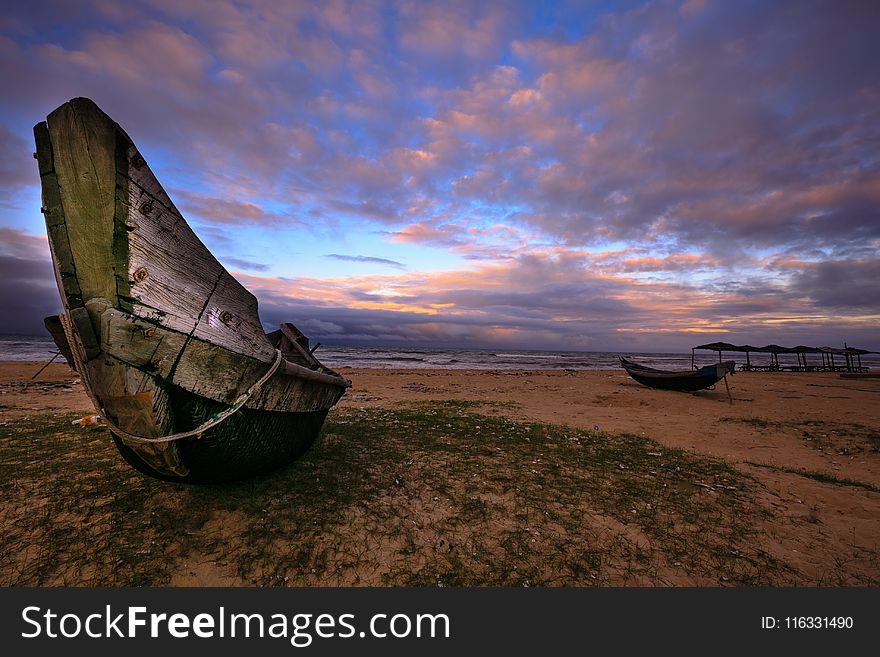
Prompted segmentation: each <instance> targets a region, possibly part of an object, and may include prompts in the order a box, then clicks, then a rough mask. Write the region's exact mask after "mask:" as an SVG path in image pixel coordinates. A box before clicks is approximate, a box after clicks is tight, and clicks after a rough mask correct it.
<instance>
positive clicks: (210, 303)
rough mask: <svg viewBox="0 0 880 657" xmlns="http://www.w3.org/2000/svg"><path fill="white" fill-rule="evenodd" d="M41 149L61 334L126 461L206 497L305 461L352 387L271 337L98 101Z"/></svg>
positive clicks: (281, 335)
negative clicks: (212, 487)
mask: <svg viewBox="0 0 880 657" xmlns="http://www.w3.org/2000/svg"><path fill="white" fill-rule="evenodd" d="M34 136H35V140H36V146H37V151H36V158H37V161H38V165H39V170H40V177H41V180H42V192H43V208H42V211H43V213H44V214H45V219H46V229H47V233H48V237H49V245H50V248H51V252H52V260H53V263H54V265H55V277H56V281H57V283H58V289H59V292H60V293H61V299H62V302H63V307H64V311H63V313H62V314H61V315H60V323H61V326H62V328H63V331H62V332H59V331H57V330H55V331H53V332H54V333H55V334H56V338H57V340H56V341H57V342H59V343H63V344H59V347H60V348H61V349H62V351H65V352H66V353H67V354H70V355H71V357H72V359H73V361H74V364H75V366H76V370H77V371H78V373H79V375H80V377H81V379H82V382H83V384H84V386H85V388H86V390H87V391H88V393H89V396H90V397H91V399H92V401H93V403H94V405H95V408H96V409H97V410H98V412H99V413H100V414H101V415H102V416H103V417H104V418H105V421H106V422H107V425H108V427H109V428H110V431H111V433H112V435H113V438H114V440H115V442H116V446H117V447H118V448H119V451H120V452H121V454H122V456H123V457H124V458H125V460H126V461H128V462H129V463H130V464H131V465H132V466H134V467H135V468H137V469H138V470H140V471H141V472H143V473H146V474H149V475H151V476H154V477H157V478H159V479H165V480H171V481H184V482H199V483H204V482H219V481H228V480H234V479H239V478H243V477H248V476H251V475H255V474H258V473H262V472H266V471H268V470H271V469H274V468H276V467H279V466H282V465H285V464H287V463H289V462H291V461H292V460H294V459H296V458H298V457H299V456H300V455H301V454H302V453H303V452H304V451H305V450H306V449H307V448H308V447H309V445H310V444H311V443H312V442H313V440H314V439H315V437H316V436H317V435H318V433H319V432H320V430H321V426H322V425H323V423H324V418H325V417H326V415H327V412H328V410H329V409H330V408H331V407H332V406H333V405H334V404H335V403H336V402H337V401H338V400H339V398H340V397H341V396H342V394H343V393H344V392H345V389H346V388H347V387H348V386H350V385H351V383H350V382H349V381H348V380H347V379H345V378H343V377H342V376H340V375H339V374H337V373H336V372H333V371H332V370H330V369H328V368H326V367H324V366H323V365H321V363H320V362H319V361H318V359H317V358H315V356H314V355H313V354H312V351H313V349H310V348H309V344H308V339H307V338H306V337H305V336H303V334H302V333H300V332H299V331H298V330H297V329H296V328H295V327H294V326H293V325H292V324H284V325H282V326H281V328H280V330H278V331H275V332H273V333H270V334H268V335H267V334H266V333H265V332H264V331H263V329H262V326H261V324H260V321H259V317H258V315H257V300H256V298H255V297H254V296H253V295H252V294H251V293H250V292H248V291H247V290H246V289H245V288H244V287H242V285H241V284H240V283H239V282H238V281H236V280H235V279H234V278H233V277H232V276H231V275H230V274H229V273H228V272H227V271H226V270H225V269H224V268H223V266H222V265H221V264H220V263H219V262H217V260H216V259H215V258H214V257H213V256H212V255H211V253H210V252H209V251H208V249H207V248H206V247H205V246H204V245H203V244H202V243H201V242H200V241H199V239H198V238H197V237H196V235H195V234H194V233H193V231H192V230H191V229H190V228H189V226H188V225H187V224H186V222H185V221H184V219H183V217H182V216H181V214H180V212H178V210H177V208H176V207H175V206H174V204H173V203H172V202H171V199H170V198H169V197H168V195H167V194H166V193H165V190H163V189H162V186H161V185H160V184H159V182H158V181H157V180H156V177H155V176H154V175H153V172H152V171H151V170H150V167H149V166H148V165H147V163H146V162H145V161H144V158H143V157H142V156H141V155H140V153H139V152H138V150H137V148H136V147H135V145H134V144H133V143H132V141H131V139H129V137H128V135H126V134H125V132H124V131H123V130H122V129H121V128H120V127H119V126H118V125H117V124H116V123H115V122H113V120H111V119H110V118H109V117H108V116H107V115H106V114H104V113H103V112H102V111H101V110H100V109H99V108H98V107H97V105H95V103H93V102H92V101H91V100H88V99H86V98H76V99H74V100H71V101H70V102H68V103H65V104H64V105H62V106H61V107H59V108H58V109H56V110H55V111H54V112H52V113H51V114H50V115H49V116H48V120H47V121H46V122H42V123H38V124H37V125H36V126H35V127H34ZM47 325H52V326H55V325H57V323H55V322H50V323H49V324H47Z"/></svg>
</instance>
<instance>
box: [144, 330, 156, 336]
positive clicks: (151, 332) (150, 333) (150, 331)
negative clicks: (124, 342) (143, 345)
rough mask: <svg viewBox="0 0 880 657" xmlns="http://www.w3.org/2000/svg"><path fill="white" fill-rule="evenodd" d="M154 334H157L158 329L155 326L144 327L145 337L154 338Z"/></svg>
mask: <svg viewBox="0 0 880 657" xmlns="http://www.w3.org/2000/svg"><path fill="white" fill-rule="evenodd" d="M154 335H156V329H154V328H148V329H144V337H145V338H152V337H153V336H154Z"/></svg>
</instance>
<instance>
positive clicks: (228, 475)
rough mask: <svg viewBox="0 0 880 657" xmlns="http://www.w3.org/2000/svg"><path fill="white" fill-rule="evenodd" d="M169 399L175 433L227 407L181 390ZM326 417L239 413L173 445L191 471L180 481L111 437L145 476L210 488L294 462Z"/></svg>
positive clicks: (314, 413) (318, 413) (317, 414)
mask: <svg viewBox="0 0 880 657" xmlns="http://www.w3.org/2000/svg"><path fill="white" fill-rule="evenodd" d="M171 397H172V405H173V407H174V408H175V416H176V418H175V419H176V421H175V423H174V427H175V430H177V431H187V430H189V429H194V428H195V427H197V426H199V425H201V424H202V423H203V422H205V421H206V420H207V419H208V418H210V417H211V416H212V415H214V414H216V413H217V412H219V411H221V410H223V408H225V406H224V405H223V404H220V403H218V402H214V401H212V400H210V399H205V398H204V397H199V396H197V395H193V394H192V393H188V392H186V391H185V390H182V389H180V388H178V389H176V390H174V391H173V392H172V395H171ZM326 417H327V411H311V412H306V413H283V412H277V411H261V410H254V409H248V408H245V409H242V410H241V411H239V412H238V413H236V414H235V415H233V416H232V417H230V418H229V419H228V420H227V421H226V422H224V423H223V424H220V425H218V426H217V427H214V428H213V429H209V430H207V431H206V432H205V433H204V434H202V437H201V438H195V437H193V438H184V439H183V440H180V441H178V442H177V449H178V450H179V452H180V459H181V461H182V462H183V463H185V464H186V466H187V468H188V470H189V472H188V473H187V474H186V475H182V476H181V475H175V474H169V473H167V472H165V473H163V472H159V471H157V470H156V469H155V468H154V467H153V466H151V465H150V463H149V462H148V461H147V460H145V459H144V458H143V456H142V454H141V453H140V452H139V451H137V450H136V449H133V448H132V447H131V446H130V445H127V444H126V443H125V440H124V439H122V438H120V437H119V436H116V435H113V440H114V442H115V443H116V447H117V448H118V449H119V452H120V454H122V457H123V458H124V459H125V460H126V461H127V462H128V463H129V465H131V466H132V467H134V468H135V469H136V470H138V471H140V472H142V473H144V474H147V475H150V476H151V477H156V478H157V479H162V480H165V481H175V482H181V483H190V484H214V483H222V482H226V481H235V480H238V479H244V478H247V477H252V476H256V475H260V474H265V473H267V472H271V471H272V470H275V469H277V468H279V467H282V466H284V465H287V464H289V463H292V462H293V461H295V460H296V459H298V458H299V457H300V456H302V455H303V453H305V452H306V450H308V448H309V447H310V446H311V445H312V443H313V442H314V441H315V439H316V438H317V437H318V435H319V434H320V432H321V427H322V426H323V424H324V419H325V418H326ZM112 433H113V432H112V430H111V434H112Z"/></svg>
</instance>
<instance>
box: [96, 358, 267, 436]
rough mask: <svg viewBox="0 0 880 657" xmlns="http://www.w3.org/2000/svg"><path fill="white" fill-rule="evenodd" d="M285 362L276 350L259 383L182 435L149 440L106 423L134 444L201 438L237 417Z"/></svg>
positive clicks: (107, 420) (173, 434)
mask: <svg viewBox="0 0 880 657" xmlns="http://www.w3.org/2000/svg"><path fill="white" fill-rule="evenodd" d="M282 362H284V355H283V354H282V353H281V350H280V349H276V350H275V362H274V363H272V367H270V368H269V371H268V372H266V373H265V374H264V375H263V376H262V378H260V380H259V381H257V382H256V383H255V384H254V385H252V386H251V387H250V388H248V389H247V390H245V391H244V393H243V394H241V395H239V397H238V398H237V399H236V400H235V401H234V402H232V405H231V406H230V407H229V408H227V409H225V410H223V411H220V412H219V413H216V414H214V415H212V416H211V417H210V418H209V419H208V420H207V421H206V422H204V423H203V424H200V425H199V426H198V427H196V428H195V429H193V430H191V431H183V432H181V433H172V434H171V435H169V436H159V437H158V438H148V437H146V436H137V435H135V434H133V433H128V432H127V431H123V430H122V429H120V428H119V427H118V426H116V425H115V424H114V423H113V422H111V421H110V420H109V418H107V414H106V413H105V414H104V421H105V422H106V423H107V426H108V427H109V428H110V430H111V431H112V432H113V433H115V434H116V435H118V436H119V437H120V438H124V439H125V440H130V441H132V442H137V443H170V442H172V441H175V440H181V439H183V438H190V437H192V436H200V435H201V434H203V433H204V432H205V431H207V430H208V429H213V428H214V427H216V426H217V425H218V424H220V423H221V422H223V421H225V420H226V419H228V418H230V417H232V416H233V415H235V414H236V413H237V412H238V411H239V410H241V408H242V407H243V406H244V405H245V404H246V403H247V400H248V399H250V398H251V397H252V396H253V395H254V393H255V392H257V390H259V389H260V386H262V385H263V384H264V383H266V381H268V380H269V379H270V378H271V376H272V375H273V374H275V372H277V371H278V368H279V367H281V363H282Z"/></svg>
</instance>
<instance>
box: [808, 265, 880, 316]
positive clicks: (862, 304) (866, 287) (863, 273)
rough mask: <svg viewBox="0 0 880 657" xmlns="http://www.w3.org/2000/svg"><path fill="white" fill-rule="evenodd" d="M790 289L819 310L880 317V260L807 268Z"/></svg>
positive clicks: (809, 266)
mask: <svg viewBox="0 0 880 657" xmlns="http://www.w3.org/2000/svg"><path fill="white" fill-rule="evenodd" d="M793 287H794V289H795V290H796V291H798V292H799V293H801V294H803V295H805V296H807V297H809V299H810V300H811V301H812V302H813V303H814V304H815V305H816V306H817V307H821V308H832V309H834V310H842V309H849V310H853V309H855V310H859V311H862V312H871V313H874V314H878V315H880V260H876V259H875V260H834V261H832V260H829V261H825V262H816V263H810V264H806V265H805V266H804V268H803V269H802V270H801V271H800V272H799V273H797V274H796V275H795V277H794V284H793Z"/></svg>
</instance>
